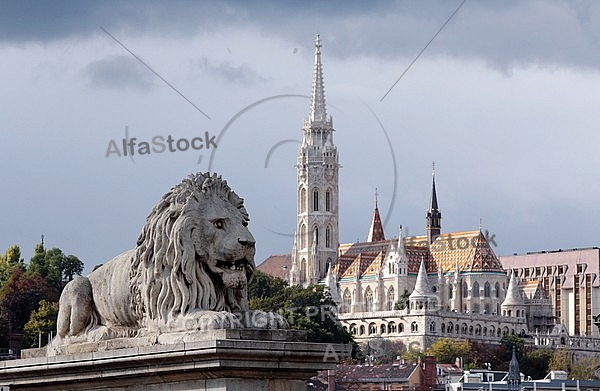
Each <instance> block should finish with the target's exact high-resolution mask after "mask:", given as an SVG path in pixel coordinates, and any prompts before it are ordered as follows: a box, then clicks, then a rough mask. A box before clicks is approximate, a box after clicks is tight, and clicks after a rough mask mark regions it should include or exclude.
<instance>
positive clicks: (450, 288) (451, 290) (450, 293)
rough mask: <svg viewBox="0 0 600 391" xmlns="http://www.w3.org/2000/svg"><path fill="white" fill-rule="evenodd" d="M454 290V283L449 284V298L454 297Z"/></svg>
mask: <svg viewBox="0 0 600 391" xmlns="http://www.w3.org/2000/svg"><path fill="white" fill-rule="evenodd" d="M453 290H454V287H453V286H452V284H449V285H448V299H451V298H452V294H453Z"/></svg>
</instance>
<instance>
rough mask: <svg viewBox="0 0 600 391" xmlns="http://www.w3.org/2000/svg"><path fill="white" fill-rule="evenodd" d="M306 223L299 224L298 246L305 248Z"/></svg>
mask: <svg viewBox="0 0 600 391" xmlns="http://www.w3.org/2000/svg"><path fill="white" fill-rule="evenodd" d="M306 242H307V241H306V225H304V224H302V225H301V226H300V248H306Z"/></svg>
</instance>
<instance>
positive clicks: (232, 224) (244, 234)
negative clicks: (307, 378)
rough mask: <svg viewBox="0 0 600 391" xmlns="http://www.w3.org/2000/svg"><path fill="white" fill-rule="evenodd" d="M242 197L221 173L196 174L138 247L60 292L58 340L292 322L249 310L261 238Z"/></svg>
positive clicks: (165, 201) (165, 203) (165, 205)
mask: <svg viewBox="0 0 600 391" xmlns="http://www.w3.org/2000/svg"><path fill="white" fill-rule="evenodd" d="M248 221H249V218H248V212H247V211H246V209H245V207H244V200H243V199H242V198H240V197H238V195H237V194H236V193H235V192H233V191H232V190H231V188H230V187H229V186H228V185H227V182H226V181H224V180H222V179H221V177H220V176H217V175H216V174H212V175H211V174H209V173H198V174H195V175H190V176H189V177H188V178H187V179H184V180H183V181H182V182H181V183H180V184H178V185H177V186H175V187H173V188H172V189H171V190H170V191H169V192H168V193H167V194H165V195H164V196H163V197H162V199H161V200H160V202H159V203H158V204H157V205H156V206H155V207H154V208H153V209H152V212H151V213H150V215H149V216H148V218H147V221H146V225H145V226H144V228H143V229H142V232H141V233H140V236H139V238H138V240H137V246H136V248H135V249H132V250H129V251H127V252H125V253H123V254H121V255H118V256H117V257H115V258H114V259H112V260H111V261H109V262H107V263H106V264H104V265H102V266H101V267H99V268H97V269H96V270H94V271H93V272H92V273H91V274H90V275H89V276H87V277H77V278H75V279H74V280H73V281H71V282H69V283H68V284H67V286H66V287H65V289H64V290H63V292H62V295H61V297H60V302H59V305H60V307H59V314H58V320H57V340H58V342H59V343H62V344H65V343H72V342H80V341H99V340H103V339H110V338H117V337H136V336H141V335H144V334H162V333H169V332H181V331H191V330H207V329H216V328H241V327H247V328H287V327H288V325H287V322H286V321H285V319H284V318H283V317H281V316H279V315H277V314H273V313H265V312H261V311H249V310H248V304H247V286H248V283H249V281H250V280H251V278H252V275H253V273H254V269H255V264H254V253H255V241H254V238H253V237H252V234H251V233H250V231H249V230H248Z"/></svg>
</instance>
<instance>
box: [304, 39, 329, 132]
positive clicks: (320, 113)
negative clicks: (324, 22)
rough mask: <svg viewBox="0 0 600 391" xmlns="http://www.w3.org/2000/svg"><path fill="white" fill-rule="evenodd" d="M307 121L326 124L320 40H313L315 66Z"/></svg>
mask: <svg viewBox="0 0 600 391" xmlns="http://www.w3.org/2000/svg"><path fill="white" fill-rule="evenodd" d="M308 119H309V121H310V122H311V123H315V122H318V123H325V122H327V108H326V105H325V86H324V84H323V63H322V62H321V38H320V36H319V34H317V38H316V39H315V65H314V68H313V81H312V95H311V97H310V112H309V118H308Z"/></svg>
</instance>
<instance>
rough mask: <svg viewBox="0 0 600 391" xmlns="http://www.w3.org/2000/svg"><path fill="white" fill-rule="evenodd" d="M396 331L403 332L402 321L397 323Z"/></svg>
mask: <svg viewBox="0 0 600 391" xmlns="http://www.w3.org/2000/svg"><path fill="white" fill-rule="evenodd" d="M398 332H399V333H403V332H404V323H398Z"/></svg>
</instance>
